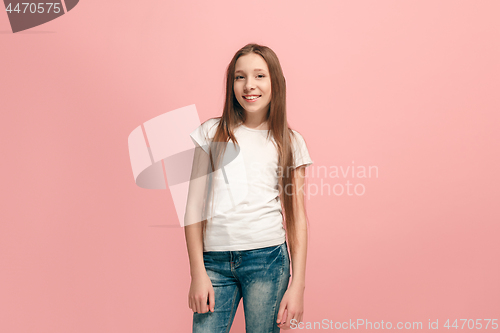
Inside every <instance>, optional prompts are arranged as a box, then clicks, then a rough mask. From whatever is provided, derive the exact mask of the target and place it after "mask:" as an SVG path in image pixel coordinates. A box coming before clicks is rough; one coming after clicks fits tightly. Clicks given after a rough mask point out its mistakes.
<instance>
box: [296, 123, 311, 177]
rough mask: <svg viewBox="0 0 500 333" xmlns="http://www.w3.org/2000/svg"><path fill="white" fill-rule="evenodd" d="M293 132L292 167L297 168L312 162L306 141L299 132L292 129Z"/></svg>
mask: <svg viewBox="0 0 500 333" xmlns="http://www.w3.org/2000/svg"><path fill="white" fill-rule="evenodd" d="M293 132H294V133H295V138H293V137H292V142H293V149H294V151H293V163H294V166H293V168H294V169H295V168H297V167H299V166H301V165H305V166H306V167H308V166H309V165H311V164H313V163H314V162H313V160H311V156H310V155H309V150H308V149H307V145H306V142H305V140H304V138H303V137H302V135H300V133H299V132H297V131H293Z"/></svg>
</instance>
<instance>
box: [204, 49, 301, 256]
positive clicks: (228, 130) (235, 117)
mask: <svg viewBox="0 0 500 333" xmlns="http://www.w3.org/2000/svg"><path fill="white" fill-rule="evenodd" d="M249 53H255V54H258V55H260V56H261V57H262V58H264V60H265V61H266V63H267V66H268V68H269V74H270V77H271V102H270V105H269V110H268V112H267V115H266V118H267V122H268V126H269V131H268V136H269V135H272V137H273V138H274V144H275V146H276V148H277V151H278V170H282V171H281V172H278V178H279V189H280V199H281V205H282V208H283V209H282V211H284V220H285V226H286V234H287V238H288V245H289V247H290V251H292V249H293V245H294V244H295V242H296V228H295V215H294V210H293V195H292V194H293V193H294V191H290V189H289V188H290V187H291V188H292V189H294V188H295V184H294V179H293V175H294V171H293V170H292V166H293V148H292V136H293V135H294V133H293V131H292V130H291V128H290V127H289V126H288V122H287V117H286V83H285V77H284V75H283V71H282V69H281V65H280V62H279V60H278V57H277V56H276V54H275V53H274V51H273V50H271V49H270V48H269V47H267V46H263V45H259V44H253V43H252V44H247V45H245V46H244V47H242V48H241V49H240V50H238V51H237V52H236V54H235V55H234V56H233V59H232V60H231V62H230V63H229V65H228V67H227V71H226V99H225V102H224V110H223V112H222V116H221V117H217V119H219V118H220V121H219V123H218V126H217V129H216V132H215V135H214V137H213V139H212V141H213V142H215V143H226V142H228V141H229V139H231V140H232V141H233V142H234V143H235V144H237V143H238V141H237V140H236V137H235V136H234V133H233V130H234V129H235V128H236V127H237V126H238V125H239V124H240V123H244V122H245V119H246V114H245V110H244V109H243V108H242V107H241V105H240V104H239V102H238V100H237V99H236V96H235V95H234V80H235V73H234V72H235V66H236V61H237V60H238V58H239V57H241V56H243V55H246V54H249ZM225 148H226V146H225V144H215V145H210V166H209V172H210V171H212V170H217V166H218V165H219V162H220V159H221V156H222V155H223V153H224V151H225ZM210 169H211V170H210ZM290 171H291V172H290ZM210 174H211V173H210ZM210 179H211V177H207V180H208V183H210V184H211V183H213V181H211V180H210ZM208 188H209V189H210V188H211V189H212V193H213V186H212V185H209V187H208ZM206 198H207V202H208V200H211V199H212V200H213V195H208V196H207V197H206ZM208 206H209V205H207V204H206V205H205V207H208ZM211 207H213V206H211ZM210 216H212V215H210ZM206 223H207V220H204V221H202V230H203V239H204V236H205V230H206Z"/></svg>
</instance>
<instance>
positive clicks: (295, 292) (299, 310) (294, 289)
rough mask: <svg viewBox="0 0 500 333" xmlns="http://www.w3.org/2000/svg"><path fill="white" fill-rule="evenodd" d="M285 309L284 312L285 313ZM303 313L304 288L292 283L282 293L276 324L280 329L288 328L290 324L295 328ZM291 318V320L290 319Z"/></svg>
mask: <svg viewBox="0 0 500 333" xmlns="http://www.w3.org/2000/svg"><path fill="white" fill-rule="evenodd" d="M285 310H286V313H285ZM303 313H304V288H303V287H302V288H301V287H300V286H294V285H293V283H292V284H291V285H290V288H288V290H287V291H286V292H285V294H284V295H283V299H282V300H281V303H280V309H279V311H278V320H277V321H276V322H277V323H278V326H279V327H280V328H281V329H284V330H289V329H290V324H292V325H293V326H294V328H296V327H297V326H296V325H298V324H299V323H300V322H301V321H302V314H303ZM292 320H293V321H292Z"/></svg>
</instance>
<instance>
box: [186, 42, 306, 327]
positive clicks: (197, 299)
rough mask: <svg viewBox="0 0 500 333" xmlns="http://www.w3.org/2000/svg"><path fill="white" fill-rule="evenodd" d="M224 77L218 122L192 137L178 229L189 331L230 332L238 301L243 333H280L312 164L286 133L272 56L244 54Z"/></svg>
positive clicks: (294, 319)
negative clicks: (185, 262)
mask: <svg viewBox="0 0 500 333" xmlns="http://www.w3.org/2000/svg"><path fill="white" fill-rule="evenodd" d="M226 78H227V83H226V99H225V105H224V111H223V114H222V116H221V117H218V118H212V119H209V120H207V121H205V122H204V123H203V124H201V125H200V126H199V127H198V128H197V129H196V130H195V131H193V132H192V133H191V138H192V140H193V142H194V143H195V146H196V149H195V154H194V160H193V169H192V175H191V181H190V184H189V194H188V200H187V206H186V207H187V208H186V215H185V221H184V225H185V236H186V244H187V250H188V255H189V262H190V270H191V287H190V289H189V295H188V300H189V307H190V308H191V309H192V310H193V312H194V313H193V332H194V333H199V332H208V333H216V332H217V333H219V332H220V333H222V332H229V330H230V328H231V325H232V322H233V318H234V315H235V312H236V309H237V308H238V304H239V302H240V299H241V298H243V307H244V314H245V326H246V332H247V333H267V332H270V333H272V332H280V328H283V329H289V328H290V325H293V324H298V323H299V322H301V321H302V313H303V308H304V288H305V269H306V251H307V222H306V213H305V208H304V181H305V168H306V167H307V166H308V165H310V164H312V163H313V161H312V160H311V158H310V156H309V152H308V149H307V146H306V144H305V140H304V138H303V137H302V136H301V135H300V134H299V133H298V132H296V131H294V130H292V129H290V128H289V126H288V123H287V117H286V107H285V100H286V86H285V77H284V76H283V72H282V69H281V65H280V63H279V60H278V58H277V56H276V54H275V53H274V52H273V51H272V50H271V49H270V48H268V47H266V46H262V45H258V44H248V45H246V46H244V47H243V48H242V49H240V50H239V51H238V52H236V54H235V55H234V57H233V59H232V60H231V62H230V64H229V66H228V68H227V73H226ZM283 221H285V226H286V229H285V228H284V226H283ZM286 239H288V241H286ZM287 244H288V245H287ZM288 246H289V247H290V256H291V264H292V270H293V276H291V275H290V257H289V254H288ZM290 277H291V283H290V286H289V280H290ZM292 327H293V326H292Z"/></svg>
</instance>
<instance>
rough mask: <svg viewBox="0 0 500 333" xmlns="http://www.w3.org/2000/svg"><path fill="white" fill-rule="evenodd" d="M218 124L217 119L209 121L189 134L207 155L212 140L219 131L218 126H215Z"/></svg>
mask: <svg viewBox="0 0 500 333" xmlns="http://www.w3.org/2000/svg"><path fill="white" fill-rule="evenodd" d="M216 123H217V120H216V119H213V118H212V119H208V120H207V121H205V122H204V123H203V124H201V125H200V126H198V127H197V128H196V129H195V130H194V131H193V132H191V134H189V136H190V137H191V140H192V141H193V143H194V144H195V146H200V147H201V148H202V149H203V150H204V151H205V152H206V153H207V154H208V147H209V144H210V140H211V139H212V138H213V136H214V135H215V130H216V129H217V126H215V124H216Z"/></svg>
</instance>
